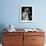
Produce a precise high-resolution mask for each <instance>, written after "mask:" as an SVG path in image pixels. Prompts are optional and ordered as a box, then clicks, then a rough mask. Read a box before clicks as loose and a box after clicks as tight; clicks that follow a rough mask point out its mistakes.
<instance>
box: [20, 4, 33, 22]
mask: <svg viewBox="0 0 46 46" xmlns="http://www.w3.org/2000/svg"><path fill="white" fill-rule="evenodd" d="M32 13H33V8H32V6H26V5H24V6H21V7H20V21H21V22H31V21H32V20H33V14H32Z"/></svg>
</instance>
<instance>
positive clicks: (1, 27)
mask: <svg viewBox="0 0 46 46" xmlns="http://www.w3.org/2000/svg"><path fill="white" fill-rule="evenodd" d="M4 28H6V27H5V25H4V24H0V43H2V36H3V32H5V31H6V29H5V30H4Z"/></svg>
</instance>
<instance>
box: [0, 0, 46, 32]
mask: <svg viewBox="0 0 46 46" xmlns="http://www.w3.org/2000/svg"><path fill="white" fill-rule="evenodd" d="M45 4H46V0H0V31H1V29H2V28H4V27H7V25H9V24H13V25H14V26H15V27H16V28H21V29H23V28H29V27H30V28H37V27H40V28H42V29H43V30H44V31H45V32H46V5H45ZM20 5H33V6H34V18H35V21H34V22H30V23H21V22H20V21H19V16H20V14H19V13H20V11H19V9H20Z"/></svg>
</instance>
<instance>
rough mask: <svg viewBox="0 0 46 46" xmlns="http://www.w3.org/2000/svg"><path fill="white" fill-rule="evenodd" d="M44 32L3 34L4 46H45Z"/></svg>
mask: <svg viewBox="0 0 46 46" xmlns="http://www.w3.org/2000/svg"><path fill="white" fill-rule="evenodd" d="M44 34H45V33H44V32H3V42H2V45H3V46H44V41H45V40H44V36H45V35H44Z"/></svg>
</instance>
